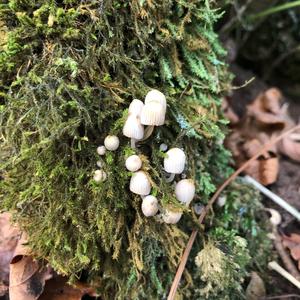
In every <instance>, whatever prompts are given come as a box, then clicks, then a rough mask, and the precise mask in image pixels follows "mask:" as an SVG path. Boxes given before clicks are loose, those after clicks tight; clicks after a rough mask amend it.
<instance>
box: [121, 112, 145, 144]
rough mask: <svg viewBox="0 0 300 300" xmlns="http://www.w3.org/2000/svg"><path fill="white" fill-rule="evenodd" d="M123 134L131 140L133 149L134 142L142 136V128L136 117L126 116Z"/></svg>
mask: <svg viewBox="0 0 300 300" xmlns="http://www.w3.org/2000/svg"><path fill="white" fill-rule="evenodd" d="M123 134H124V135H125V136H127V137H129V138H130V139H131V147H132V148H135V142H136V141H138V140H141V139H142V138H143V136H144V126H143V125H142V124H141V121H140V118H139V117H138V116H136V115H133V114H130V115H129V116H128V118H127V120H126V122H125V124H124V127H123Z"/></svg>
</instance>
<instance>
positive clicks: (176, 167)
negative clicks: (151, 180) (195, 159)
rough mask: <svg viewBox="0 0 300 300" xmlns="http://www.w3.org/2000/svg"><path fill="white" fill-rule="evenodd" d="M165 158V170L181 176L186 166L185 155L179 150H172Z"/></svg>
mask: <svg viewBox="0 0 300 300" xmlns="http://www.w3.org/2000/svg"><path fill="white" fill-rule="evenodd" d="M166 154H167V156H166V157H165V158H164V169H165V171H166V172H168V173H172V174H180V173H182V172H183V170H184V166H185V159H186V157H185V153H184V152H183V151H182V150H181V149H179V148H172V149H170V150H169V151H168V152H167V153H166Z"/></svg>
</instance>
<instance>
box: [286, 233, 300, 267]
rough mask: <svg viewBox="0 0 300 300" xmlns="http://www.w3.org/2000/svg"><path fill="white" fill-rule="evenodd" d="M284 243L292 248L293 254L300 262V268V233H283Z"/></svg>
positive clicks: (299, 265)
mask: <svg viewBox="0 0 300 300" xmlns="http://www.w3.org/2000/svg"><path fill="white" fill-rule="evenodd" d="M282 244H283V246H284V247H286V248H288V249H289V250H290V253H291V256H292V258H293V259H294V260H296V261H297V262H298V269H299V270H300V235H299V234H297V233H292V234H291V235H290V236H287V235H284V234H283V235H282Z"/></svg>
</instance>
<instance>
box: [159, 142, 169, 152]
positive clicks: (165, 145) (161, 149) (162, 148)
mask: <svg viewBox="0 0 300 300" xmlns="http://www.w3.org/2000/svg"><path fill="white" fill-rule="evenodd" d="M159 150H160V151H163V152H165V151H167V150H168V145H167V144H165V143H162V144H160V145H159Z"/></svg>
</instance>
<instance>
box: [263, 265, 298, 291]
mask: <svg viewBox="0 0 300 300" xmlns="http://www.w3.org/2000/svg"><path fill="white" fill-rule="evenodd" d="M268 267H269V268H270V269H272V270H274V271H276V272H277V273H279V274H280V275H282V276H283V277H284V278H285V279H287V280H288V281H289V282H291V283H292V284H294V285H295V286H296V287H297V288H298V289H300V281H298V280H297V279H296V278H295V277H294V276H293V275H291V274H290V273H289V272H287V271H286V270H285V269H284V268H282V267H281V266H280V265H279V264H278V263H277V262H276V261H271V262H269V263H268Z"/></svg>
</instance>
